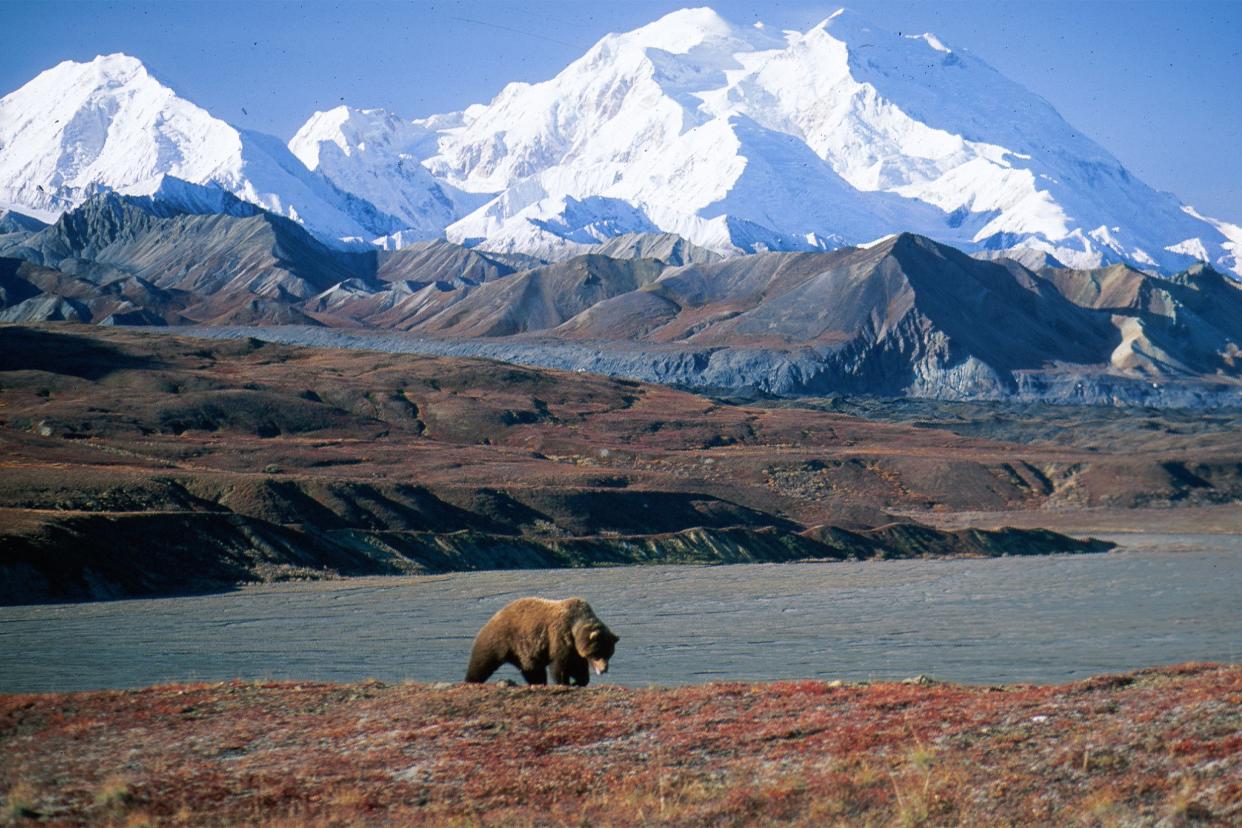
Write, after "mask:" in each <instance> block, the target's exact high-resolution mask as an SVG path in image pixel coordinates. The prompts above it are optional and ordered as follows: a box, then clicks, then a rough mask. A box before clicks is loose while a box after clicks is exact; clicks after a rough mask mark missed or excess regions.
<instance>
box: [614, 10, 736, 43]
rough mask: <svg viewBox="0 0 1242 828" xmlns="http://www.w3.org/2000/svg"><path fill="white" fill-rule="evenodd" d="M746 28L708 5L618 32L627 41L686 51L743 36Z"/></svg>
mask: <svg viewBox="0 0 1242 828" xmlns="http://www.w3.org/2000/svg"><path fill="white" fill-rule="evenodd" d="M742 34H743V32H742V30H739V29H738V28H736V27H735V26H734V25H733V24H732V23H730V22H729V21H727V20H725V19H724V18H723V17H721V16H720V15H719V14H717V13H716V11H715V10H714V9H711V8H708V7H706V6H703V7H700V8H695V9H680V10H679V11H675V12H670V13H668V14H666V15H664V16H663V17H661V18H660V19H659V20H656V21H654V22H652V23H648V24H647V25H646V26H642V27H640V28H637V29H634V30H633V31H631V32H627V33H625V34H623V35H617V36H616V37H618V38H619V39H621V40H623V41H625V42H626V43H629V44H633V45H636V46H641V47H643V48H647V49H660V50H662V51H665V52H669V53H670V54H674V55H682V54H685V53H686V52H689V51H690V50H691V49H693V48H695V47H696V46H699V45H701V44H703V43H705V42H708V41H722V40H734V39H740V37H741V36H742Z"/></svg>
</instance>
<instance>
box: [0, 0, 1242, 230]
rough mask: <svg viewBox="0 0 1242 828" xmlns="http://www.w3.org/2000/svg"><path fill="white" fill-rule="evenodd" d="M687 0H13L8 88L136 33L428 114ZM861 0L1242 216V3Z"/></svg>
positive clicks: (771, 22) (177, 63) (192, 92)
mask: <svg viewBox="0 0 1242 828" xmlns="http://www.w3.org/2000/svg"><path fill="white" fill-rule="evenodd" d="M685 5H693V3H686V2H665V0H628V1H627V2H624V3H617V2H584V0H578V1H577V2H563V1H562V0H540V1H539V2H518V0H511V2H494V1H493V0H470V2H454V1H453V0H448V1H447V2H440V1H439V0H436V1H435V2H415V3H395V2H392V3H388V2H386V3H368V2H352V3H338V2H327V1H326V0H324V1H317V0H309V1H308V2H298V3H286V2H240V3H239V2H184V1H183V2H161V3H134V2H107V1H106V0H84V1H83V0H80V1H79V2H17V1H16V0H0V21H2V22H3V23H4V24H5V25H4V28H5V29H6V31H7V32H8V33H9V37H7V38H6V44H5V48H4V49H3V50H2V51H0V91H2V92H4V93H7V92H9V91H11V90H13V89H16V88H17V87H18V86H21V85H22V84H23V83H25V82H26V81H28V80H29V79H30V78H32V77H33V76H34V75H35V74H37V73H38V72H40V71H42V70H43V69H46V68H48V67H50V66H52V65H54V64H56V63H58V62H59V61H61V60H65V59H75V60H83V59H88V58H90V57H93V56H94V55H95V54H97V53H102V52H115V51H123V52H127V53H129V54H132V55H135V56H137V57H139V58H141V59H142V60H144V61H145V62H146V63H147V64H148V66H150V67H151V68H152V70H153V71H154V72H155V73H156V74H157V75H158V76H159V77H161V78H162V79H164V80H165V81H166V82H167V83H169V84H170V85H172V86H173V87H174V88H176V89H177V90H178V91H179V92H180V93H181V94H182V95H184V96H185V97H187V98H189V99H190V100H193V101H195V102H196V103H198V104H200V105H202V106H204V107H206V108H207V109H209V110H210V111H211V112H213V113H214V114H216V115H217V116H219V117H222V118H224V119H226V120H228V121H231V122H232V123H234V124H237V125H238V126H243V127H249V128H253V129H259V130H263V131H265V132H271V133H274V134H276V135H279V136H281V137H282V138H286V139H287V138H289V137H290V136H291V135H292V134H293V132H294V131H295V130H296V129H297V128H298V126H300V125H301V123H302V122H303V121H305V119H306V118H307V116H309V115H310V114H311V113H312V112H313V111H315V110H316V109H327V108H330V107H332V106H336V105H337V104H339V103H349V104H351V105H353V106H368V107H369V106H380V107H384V108H387V109H391V110H392V111H394V112H397V113H400V114H401V115H403V116H405V117H418V116H422V115H428V114H431V113H434V112H445V111H451V110H456V109H460V108H462V107H464V106H467V105H468V104H471V103H475V102H479V101H486V100H489V99H490V98H491V97H492V96H493V95H495V94H496V92H498V91H499V90H500V88H501V87H502V86H503V85H504V84H505V83H506V82H508V81H510V80H525V81H538V80H543V79H546V78H548V77H551V76H552V75H554V74H555V73H556V72H557V71H559V69H560V68H561V67H563V66H564V65H565V64H566V63H568V62H569V61H571V60H573V59H574V58H576V57H578V56H579V55H580V54H581V53H582V52H584V51H585V50H586V49H587V48H588V47H590V45H591V44H592V43H594V42H595V41H596V40H598V39H599V38H600V37H601V36H603V35H604V34H606V33H608V32H610V31H624V30H627V29H632V28H635V27H637V26H640V25H642V24H643V23H646V22H649V21H650V20H653V19H655V18H657V17H659V16H661V15H662V14H665V13H666V12H668V11H672V10H674V9H677V8H681V7H682V6H685ZM710 5H712V6H713V7H714V8H715V9H716V10H717V11H718V12H720V13H721V14H722V15H724V16H725V17H726V18H729V19H731V20H734V21H736V22H738V23H752V22H754V21H755V20H762V21H764V23H765V24H767V25H768V26H770V27H773V28H797V29H806V28H808V27H809V26H812V25H814V24H815V23H816V22H817V21H819V20H820V19H822V18H824V17H826V16H827V15H828V14H830V13H831V12H832V11H833V10H834V9H835V8H836V7H837V6H838V5H840V3H832V2H826V3H813V2H806V0H797V2H766V3H757V2H743V0H718V2H715V3H711V4H710ZM846 5H848V6H849V7H850V8H853V9H855V10H856V11H859V12H861V13H862V14H864V15H865V16H866V17H868V18H869V19H870V20H871V21H872V22H873V23H874V24H875V25H876V26H881V27H886V28H890V29H893V30H895V31H905V32H924V31H930V32H934V33H935V34H936V35H937V36H939V37H940V39H941V40H943V41H944V42H945V43H947V44H948V45H950V46H952V47H954V48H965V49H968V50H970V51H972V52H974V53H975V54H976V55H978V56H980V57H982V58H983V59H984V60H986V61H988V62H989V63H991V64H992V65H993V66H995V67H996V68H997V69H999V70H1000V71H1001V72H1003V73H1004V74H1006V75H1008V76H1009V77H1011V78H1013V79H1014V80H1016V81H1018V82H1019V83H1021V84H1023V85H1024V86H1026V87H1028V88H1030V89H1032V90H1033V91H1035V92H1037V93H1039V94H1040V95H1043V96H1044V97H1045V98H1047V99H1048V100H1049V101H1050V102H1052V104H1053V105H1054V106H1055V107H1056V108H1057V109H1058V110H1059V111H1060V112H1061V114H1062V115H1063V116H1065V118H1066V120H1068V121H1069V122H1070V123H1072V124H1074V125H1075V126H1076V127H1078V128H1079V129H1081V130H1083V131H1084V132H1086V133H1087V134H1088V135H1090V136H1091V137H1092V138H1094V139H1095V140H1096V141H1098V142H1099V143H1100V144H1102V145H1103V146H1104V147H1105V148H1107V149H1108V150H1110V151H1111V152H1113V153H1114V154H1115V155H1116V156H1117V157H1118V158H1119V159H1120V160H1121V161H1122V163H1124V164H1125V165H1126V166H1127V167H1129V168H1130V170H1131V171H1132V172H1134V173H1135V174H1136V175H1138V176H1139V177H1140V178H1142V179H1144V180H1145V181H1147V182H1148V183H1149V184H1151V185H1153V186H1155V187H1156V188H1158V189H1162V190H1170V191H1172V192H1174V193H1177V194H1178V195H1179V196H1180V197H1181V198H1182V199H1183V200H1185V201H1187V202H1189V203H1191V204H1194V205H1196V206H1198V207H1199V208H1200V209H1201V210H1203V211H1204V212H1206V213H1208V214H1211V215H1216V216H1218V217H1221V218H1226V219H1230V220H1232V221H1235V222H1239V221H1242V2H1210V1H1209V0H1201V1H1200V2H1188V3H1187V2H1121V0H1117V1H1116V2H1053V1H1052V0H1049V1H1048V2H973V1H968V0H960V2H941V3H912V2H904V1H899V0H872V1H871V2H868V0H853V2H848V3H846ZM14 32H20V33H21V36H20V37H14V36H13V34H12V33H14Z"/></svg>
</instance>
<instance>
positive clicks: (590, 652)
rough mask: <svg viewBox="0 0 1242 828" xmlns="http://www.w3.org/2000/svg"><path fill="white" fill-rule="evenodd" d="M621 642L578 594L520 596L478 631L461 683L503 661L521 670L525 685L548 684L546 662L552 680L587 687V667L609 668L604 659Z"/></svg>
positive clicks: (600, 671)
mask: <svg viewBox="0 0 1242 828" xmlns="http://www.w3.org/2000/svg"><path fill="white" fill-rule="evenodd" d="M620 640H621V639H620V638H618V637H617V636H615V635H613V633H612V631H611V630H609V629H608V627H606V626H605V625H604V622H603V621H600V620H599V618H597V617H596V615H595V613H594V611H592V609H591V605H590V604H588V603H587V602H586V601H583V600H582V599H581V598H566V599H565V600H564V601H548V600H546V599H543V598H519V599H518V600H516V601H514V602H513V603H511V604H509V605H508V606H506V607H505V608H504V609H502V610H500V611H499V612H497V613H496V614H495V615H493V616H492V618H491V620H490V621H488V622H487V623H486V624H484V625H483V629H481V630H479V634H478V635H477V636H476V637H475V639H474V649H472V650H471V651H470V666H469V668H468V669H467V670H466V681H468V682H484V681H487V679H488V678H489V677H490V676H491V674H492V673H494V672H496V669H497V668H498V667H500V665H501V664H505V663H508V664H512V665H513V666H514V667H517V668H518V669H519V670H521V671H522V678H524V679H526V683H527V684H547V683H548V673H547V668H548V665H551V666H552V681H554V682H556V683H557V684H569V683H570V682H573V683H574V684H577V685H578V686H579V687H586V686H587V684H589V683H590V681H591V670H595V672H596V673H597V674H603V673H606V672H608V659H610V658H612V654H613V651H614V650H615V648H616V646H617V642H618V641H620Z"/></svg>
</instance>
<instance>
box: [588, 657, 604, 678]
mask: <svg viewBox="0 0 1242 828" xmlns="http://www.w3.org/2000/svg"><path fill="white" fill-rule="evenodd" d="M591 669H592V670H594V671H595V675H597V676H602V675H603V674H604V673H607V672H608V659H606V658H593V659H591Z"/></svg>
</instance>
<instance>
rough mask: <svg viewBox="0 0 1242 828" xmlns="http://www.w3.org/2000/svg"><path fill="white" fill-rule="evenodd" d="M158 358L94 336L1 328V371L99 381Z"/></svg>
mask: <svg viewBox="0 0 1242 828" xmlns="http://www.w3.org/2000/svg"><path fill="white" fill-rule="evenodd" d="M160 364H161V363H160V361H159V360H157V359H154V358H151V357H145V356H138V355H135V354H130V353H126V352H125V351H123V350H121V349H120V348H117V347H116V346H115V345H110V344H107V343H104V342H100V341H99V340H96V339H90V338H88V337H86V336H78V335H76V334H71V333H62V332H60V331H50V330H46V329H39V328H25V327H0V372H3V371H47V372H48V373H52V374H64V375H66V376H71V377H81V378H82V379H85V380H92V381H94V380H99V379H102V378H103V377H106V376H108V375H109V374H111V373H113V372H115V371H133V370H140V369H144V368H155V367H158V366H159V365H160Z"/></svg>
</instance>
